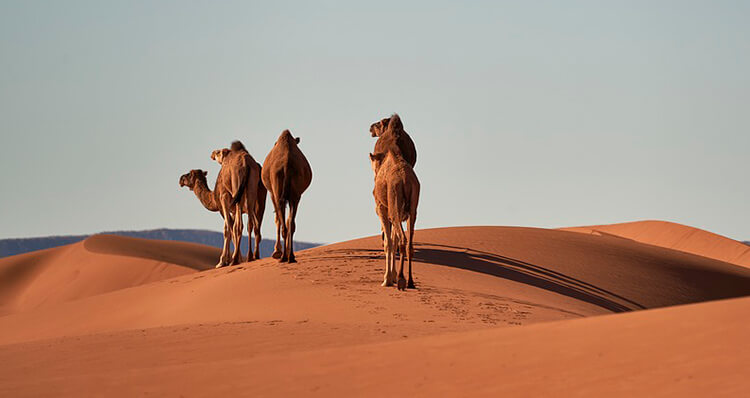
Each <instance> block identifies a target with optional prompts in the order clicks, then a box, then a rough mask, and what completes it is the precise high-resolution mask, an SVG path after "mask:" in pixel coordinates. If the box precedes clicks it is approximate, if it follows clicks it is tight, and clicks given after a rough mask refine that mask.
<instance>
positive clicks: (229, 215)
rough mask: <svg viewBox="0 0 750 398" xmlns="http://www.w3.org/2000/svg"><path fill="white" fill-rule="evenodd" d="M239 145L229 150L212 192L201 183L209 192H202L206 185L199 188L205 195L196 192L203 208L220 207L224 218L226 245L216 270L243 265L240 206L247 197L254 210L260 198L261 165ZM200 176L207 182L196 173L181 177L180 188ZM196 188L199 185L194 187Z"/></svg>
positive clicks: (196, 171) (194, 171)
mask: <svg viewBox="0 0 750 398" xmlns="http://www.w3.org/2000/svg"><path fill="white" fill-rule="evenodd" d="M237 144H238V148H239V149H240V150H236V151H230V152H229V153H227V154H226V156H225V157H223V159H222V167H221V170H219V175H218V177H216V185H215V187H214V190H213V192H211V191H210V190H208V189H207V188H208V186H207V184H202V185H205V188H206V189H205V190H203V189H202V188H203V186H200V188H199V189H201V191H202V193H196V196H198V199H199V200H201V202H204V201H205V203H204V207H206V208H209V207H210V208H216V207H218V209H219V212H220V213H221V217H222V218H223V219H224V246H223V248H222V252H221V258H220V259H219V263H218V264H217V265H216V268H219V267H223V266H226V265H230V264H239V263H240V261H241V258H242V252H241V250H240V242H241V240H242V227H243V226H242V209H241V208H242V206H240V205H239V203H240V202H241V201H242V198H243V196H244V197H245V198H246V200H247V201H248V202H247V203H248V208H252V209H255V200H256V198H257V189H258V180H259V179H260V170H259V169H258V163H257V162H255V160H254V159H253V158H252V156H250V154H249V153H247V151H245V150H244V147H243V146H242V144H241V143H239V141H238V142H237ZM233 145H234V144H233ZM199 174H202V175H203V179H205V177H206V173H205V172H202V171H200V170H193V171H191V173H188V175H183V176H182V177H180V186H184V185H187V184H188V183H190V180H189V177H190V176H192V178H193V180H194V181H195V180H196V178H200V176H199ZM183 177H185V178H183ZM188 186H190V185H188ZM194 186H198V185H195V184H194ZM191 189H194V188H191ZM210 195H212V196H213V198H211V197H210ZM207 205H208V206H207ZM230 240H231V242H233V243H234V252H233V253H232V254H231V256H230V253H229V249H230ZM249 257H252V256H249Z"/></svg>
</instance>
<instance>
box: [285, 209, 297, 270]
mask: <svg viewBox="0 0 750 398" xmlns="http://www.w3.org/2000/svg"><path fill="white" fill-rule="evenodd" d="M298 207H299V199H295V200H292V201H290V202H289V218H287V226H286V233H287V234H288V235H287V238H286V239H284V243H285V244H286V248H285V249H286V251H287V253H288V254H287V255H288V256H289V262H290V263H296V262H297V259H296V258H295V257H294V231H296V230H297V222H296V219H297V208H298Z"/></svg>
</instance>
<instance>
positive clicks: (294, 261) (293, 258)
mask: <svg viewBox="0 0 750 398" xmlns="http://www.w3.org/2000/svg"><path fill="white" fill-rule="evenodd" d="M289 262H290V263H296V262H297V258H296V257H294V255H292V256H289Z"/></svg>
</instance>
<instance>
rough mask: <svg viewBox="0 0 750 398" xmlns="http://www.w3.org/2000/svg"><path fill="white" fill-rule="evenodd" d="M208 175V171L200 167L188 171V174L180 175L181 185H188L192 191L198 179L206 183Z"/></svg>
mask: <svg viewBox="0 0 750 398" xmlns="http://www.w3.org/2000/svg"><path fill="white" fill-rule="evenodd" d="M207 175H208V172H207V171H203V170H198V169H193V170H190V172H188V173H187V174H183V175H181V176H180V187H188V188H190V190H191V191H192V190H193V188H195V184H197V183H198V181H202V182H204V183H206V176H207Z"/></svg>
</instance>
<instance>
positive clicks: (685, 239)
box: [562, 221, 750, 267]
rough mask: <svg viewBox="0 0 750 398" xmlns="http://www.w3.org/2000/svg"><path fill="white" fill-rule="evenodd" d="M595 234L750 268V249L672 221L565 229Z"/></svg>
mask: <svg viewBox="0 0 750 398" xmlns="http://www.w3.org/2000/svg"><path fill="white" fill-rule="evenodd" d="M562 229H563V230H565V231H574V232H583V233H587V234H592V235H600V236H601V235H612V236H619V237H623V238H627V239H632V240H635V241H638V242H641V243H648V244H650V245H655V246H661V247H666V248H669V249H674V250H680V251H684V252H687V253H693V254H697V255H699V256H705V257H710V258H715V259H717V260H721V261H726V262H728V263H733V264H738V265H742V266H745V267H750V246H748V245H746V244H744V243H742V242H739V241H736V240H733V239H729V238H727V237H725V236H721V235H717V234H715V233H712V232H708V231H704V230H702V229H699V228H694V227H689V226H687V225H682V224H677V223H673V222H668V221H636V222H628V223H622V224H610V225H592V226H586V227H570V228H562Z"/></svg>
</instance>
